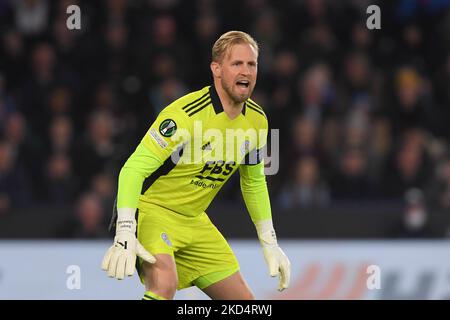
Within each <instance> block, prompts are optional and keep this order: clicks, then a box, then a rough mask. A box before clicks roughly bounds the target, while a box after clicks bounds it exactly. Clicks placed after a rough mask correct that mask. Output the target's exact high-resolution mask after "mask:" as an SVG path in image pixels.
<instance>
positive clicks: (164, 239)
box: [161, 232, 172, 247]
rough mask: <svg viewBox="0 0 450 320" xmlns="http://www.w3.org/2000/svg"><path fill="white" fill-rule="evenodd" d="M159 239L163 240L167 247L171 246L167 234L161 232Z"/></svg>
mask: <svg viewBox="0 0 450 320" xmlns="http://www.w3.org/2000/svg"><path fill="white" fill-rule="evenodd" d="M161 239H163V241H164V242H165V243H166V244H167V245H168V246H170V247H171V246H172V242H170V239H169V236H168V235H167V233H165V232H163V233H161Z"/></svg>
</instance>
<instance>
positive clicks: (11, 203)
mask: <svg viewBox="0 0 450 320" xmlns="http://www.w3.org/2000/svg"><path fill="white" fill-rule="evenodd" d="M30 204H31V194H30V187H29V185H28V181H27V176H26V174H25V172H24V171H23V170H22V168H20V167H19V166H17V165H16V158H15V155H14V152H13V149H12V148H11V146H10V145H9V144H7V143H6V142H4V141H0V215H3V214H6V213H9V212H10V211H11V210H12V209H13V208H19V207H26V206H29V205H30Z"/></svg>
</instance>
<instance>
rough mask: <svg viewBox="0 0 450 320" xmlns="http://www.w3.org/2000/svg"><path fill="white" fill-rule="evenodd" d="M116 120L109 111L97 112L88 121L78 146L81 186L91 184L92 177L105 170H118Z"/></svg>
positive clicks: (77, 166)
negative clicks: (115, 137)
mask: <svg viewBox="0 0 450 320" xmlns="http://www.w3.org/2000/svg"><path fill="white" fill-rule="evenodd" d="M113 125H114V122H113V119H112V117H111V115H110V114H109V113H106V112H95V113H93V114H92V115H91V117H90V119H89V123H88V128H87V134H86V136H85V137H84V139H83V140H82V141H81V142H80V144H79V145H78V147H77V155H76V172H77V174H78V176H79V177H80V179H81V188H82V189H85V188H86V187H87V186H89V185H90V181H91V179H92V177H93V176H94V175H95V174H96V173H98V172H101V171H103V170H106V169H110V170H117V166H118V157H120V156H121V154H120V153H119V152H118V150H117V149H116V143H115V140H114V127H113Z"/></svg>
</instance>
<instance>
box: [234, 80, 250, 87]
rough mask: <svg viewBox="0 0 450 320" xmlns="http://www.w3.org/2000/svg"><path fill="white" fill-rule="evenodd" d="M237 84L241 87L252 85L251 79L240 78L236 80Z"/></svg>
mask: <svg viewBox="0 0 450 320" xmlns="http://www.w3.org/2000/svg"><path fill="white" fill-rule="evenodd" d="M236 85H237V86H238V87H239V88H248V87H249V86H250V81H248V80H239V81H237V82H236Z"/></svg>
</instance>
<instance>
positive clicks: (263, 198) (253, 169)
mask: <svg viewBox="0 0 450 320" xmlns="http://www.w3.org/2000/svg"><path fill="white" fill-rule="evenodd" d="M240 170H241V179H240V181H241V191H242V196H243V198H244V202H245V205H246V207H247V210H248V212H249V214H250V217H251V219H252V221H253V223H254V224H255V225H257V224H258V223H259V222H260V221H264V220H272V211H271V207H270V197H269V191H268V190H267V183H266V177H265V175H264V163H263V162H261V163H259V164H257V165H253V166H243V167H242V168H241V169H240Z"/></svg>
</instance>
